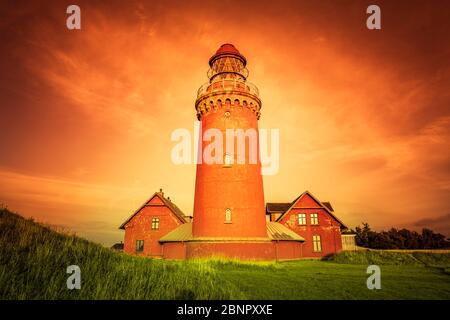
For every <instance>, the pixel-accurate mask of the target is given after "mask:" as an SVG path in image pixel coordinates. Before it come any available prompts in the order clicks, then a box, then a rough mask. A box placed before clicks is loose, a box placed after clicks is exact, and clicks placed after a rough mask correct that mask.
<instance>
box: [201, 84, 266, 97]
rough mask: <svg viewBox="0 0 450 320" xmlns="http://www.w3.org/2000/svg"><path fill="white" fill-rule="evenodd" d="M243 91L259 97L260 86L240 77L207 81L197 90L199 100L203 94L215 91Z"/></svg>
mask: <svg viewBox="0 0 450 320" xmlns="http://www.w3.org/2000/svg"><path fill="white" fill-rule="evenodd" d="M232 91H237V92H243V93H246V94H250V95H254V96H256V97H257V98H259V90H258V88H257V87H256V86H255V85H254V84H252V83H250V82H248V81H242V80H238V79H220V80H215V81H212V82H207V83H205V84H204V85H202V86H201V87H200V88H199V89H198V92H197V100H198V99H200V98H202V97H203V96H206V95H209V94H211V93H214V92H232Z"/></svg>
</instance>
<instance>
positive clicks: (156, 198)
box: [120, 190, 190, 257]
mask: <svg viewBox="0 0 450 320" xmlns="http://www.w3.org/2000/svg"><path fill="white" fill-rule="evenodd" d="M189 220H190V217H186V216H185V215H184V214H183V213H182V212H181V210H180V209H179V208H178V207H177V206H176V205H175V204H174V203H172V201H170V199H169V198H165V197H164V193H163V192H162V190H160V192H156V193H155V194H153V195H152V196H151V197H150V199H149V200H147V201H146V202H145V203H144V204H143V205H142V206H141V207H139V209H138V210H136V211H135V212H134V213H133V214H132V215H131V216H130V217H129V218H128V219H127V220H126V221H125V222H124V223H123V224H122V225H121V226H120V229H123V230H125V241H124V251H125V252H128V253H135V254H139V255H145V256H149V257H161V256H163V248H162V245H161V243H160V242H159V239H160V238H162V237H163V236H165V235H166V234H167V233H169V232H170V231H172V230H173V229H175V228H176V227H178V226H180V225H182V224H184V223H186V222H188V221H189Z"/></svg>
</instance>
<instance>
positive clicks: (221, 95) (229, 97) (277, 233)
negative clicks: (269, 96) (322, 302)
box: [129, 44, 304, 260]
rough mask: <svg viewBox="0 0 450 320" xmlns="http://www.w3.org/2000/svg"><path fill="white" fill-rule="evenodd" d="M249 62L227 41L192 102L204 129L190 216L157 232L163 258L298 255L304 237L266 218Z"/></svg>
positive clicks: (255, 94)
mask: <svg viewBox="0 0 450 320" xmlns="http://www.w3.org/2000/svg"><path fill="white" fill-rule="evenodd" d="M246 65H247V60H246V59H245V57H244V56H243V55H242V54H240V52H239V51H238V50H237V49H236V48H235V47H234V46H233V45H232V44H224V45H222V46H221V47H220V48H219V50H217V52H216V53H215V54H214V55H213V56H212V57H211V59H209V66H210V69H209V71H208V77H209V81H208V82H207V83H206V84H204V85H203V86H201V87H200V89H199V90H198V93H197V100H196V102H195V109H196V110H197V118H198V120H199V121H200V122H201V132H200V135H199V160H200V162H199V163H198V164H197V176H196V181H195V199H194V219H193V222H186V221H185V222H183V223H182V224H179V225H178V226H177V227H176V228H175V229H173V230H172V231H171V232H169V233H167V234H166V235H164V236H162V237H161V238H159V240H158V243H159V244H161V255H162V257H164V258H168V259H189V258H195V257H208V256H227V257H236V258H241V259H258V260H271V259H296V258H299V257H301V252H302V242H303V241H304V239H303V238H302V237H300V236H298V235H297V234H296V233H295V232H293V231H291V230H290V229H289V228H287V227H285V226H283V225H281V224H280V223H278V222H273V221H269V222H266V214H265V206H264V192H263V182H262V176H261V162H260V156H259V140H258V138H259V135H258V119H259V116H260V109H261V100H260V99H259V93H258V89H257V88H256V87H255V86H254V85H253V84H251V83H249V82H248V81H247V76H248V71H247V69H246ZM162 201H163V202H164V200H162ZM169 207H170V206H169ZM175 211H176V210H175ZM177 221H178V220H176V222H177ZM144 225H145V224H144ZM129 229H130V228H129ZM136 239H137V238H136Z"/></svg>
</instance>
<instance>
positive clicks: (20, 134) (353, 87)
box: [0, 1, 450, 245]
mask: <svg viewBox="0 0 450 320" xmlns="http://www.w3.org/2000/svg"><path fill="white" fill-rule="evenodd" d="M73 3H74V2H73V1H70V2H67V3H64V2H60V3H59V4H54V2H52V1H33V2H28V1H27V2H25V1H24V2H16V1H14V2H10V4H7V3H6V2H2V3H1V4H0V39H1V50H0V70H1V71H0V97H1V102H0V128H1V134H0V150H1V151H0V202H2V203H5V204H7V205H8V206H9V208H11V209H13V210H15V211H18V212H20V213H21V214H23V215H25V216H33V217H35V218H37V219H38V220H40V221H44V222H47V223H51V224H55V225H61V226H65V227H66V228H69V229H71V230H74V231H76V232H77V233H79V234H80V235H82V236H85V237H88V238H89V239H92V240H95V241H99V242H102V243H104V244H107V245H110V244H112V243H113V242H116V241H119V240H121V239H122V232H121V231H119V230H118V229H117V228H118V226H119V225H120V224H121V223H122V222H123V221H124V220H125V219H126V218H127V217H128V216H129V215H130V214H131V213H132V212H133V211H134V210H135V209H136V208H137V207H138V206H139V205H141V204H142V203H143V202H144V201H145V200H146V199H147V198H148V197H149V196H150V195H151V194H152V193H153V192H155V191H157V190H158V189H159V188H160V187H162V188H164V190H165V192H166V194H168V195H169V196H170V197H171V199H172V200H173V201H174V202H175V203H176V204H177V205H179V206H180V207H181V209H182V210H183V211H185V212H186V213H192V207H193V199H194V183H195V166H194V165H189V166H188V165H181V166H176V165H174V164H172V162H171V160H170V152H171V148H172V147H173V146H174V142H171V141H170V135H171V132H172V131H173V130H174V129H176V128H188V129H190V130H192V127H193V121H194V119H195V110H194V101H195V98H196V91H197V89H198V87H199V86H200V85H201V84H203V83H204V82H206V80H207V78H206V71H207V69H208V65H207V62H208V59H209V57H210V56H211V55H212V54H213V53H214V52H215V51H216V50H217V48H218V47H219V46H220V45H221V44H222V43H225V42H231V43H233V44H234V45H235V46H236V47H237V48H238V49H239V50H240V51H241V53H243V54H244V55H245V56H246V58H247V60H248V69H249V70H250V77H249V81H251V82H253V83H254V84H256V85H257V86H258V88H259V90H260V94H261V98H262V101H263V109H262V117H261V120H260V122H259V125H260V128H279V129H280V151H281V153H280V170H279V173H278V174H277V175H275V176H265V177H264V188H265V190H264V191H265V197H266V201H271V202H275V201H283V202H288V201H292V200H293V199H294V198H295V197H296V196H298V195H299V194H300V193H302V192H303V191H304V190H309V191H311V192H312V193H313V194H314V195H316V196H317V197H318V198H319V199H321V200H322V201H331V203H332V204H333V206H334V207H335V210H336V212H337V215H338V216H339V217H340V218H341V219H342V220H343V221H344V222H346V223H347V224H348V225H349V226H351V227H354V226H355V225H357V224H359V223H361V221H368V222H369V223H370V224H371V225H372V226H373V227H375V228H377V229H379V228H388V227H390V226H405V227H409V228H416V229H417V228H420V227H423V226H428V227H431V228H433V229H435V230H437V231H440V232H443V233H445V234H447V235H450V103H449V101H450V99H449V95H450V90H449V88H450V67H449V61H450V41H449V40H450V39H449V36H448V30H450V17H449V12H450V10H449V9H450V8H449V6H450V5H449V4H448V3H446V2H445V1H389V2H384V1H375V2H373V1H357V2H355V1H320V2H319V1H292V2H279V1H267V2H266V3H264V2H262V1H255V2H250V1H248V2H244V1H220V2H218V1H197V2H191V1H179V2H178V1H177V2H169V1H164V2H162V1H161V2H157V1H151V2H148V3H147V2H144V1H107V2H106V1H105V2H94V1H86V2H85V1H76V3H77V4H78V5H79V6H80V7H81V14H82V30H80V31H69V30H67V29H66V27H65V20H66V17H67V15H66V13H65V11H66V7H67V6H68V5H69V4H73ZM373 3H377V4H378V5H379V6H380V7H381V12H382V30H381V31H370V30H368V29H367V28H366V27H365V19H366V17H367V15H366V13H365V10H366V8H367V6H368V5H370V4H373Z"/></svg>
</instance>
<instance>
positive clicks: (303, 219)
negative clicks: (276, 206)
mask: <svg viewBox="0 0 450 320" xmlns="http://www.w3.org/2000/svg"><path fill="white" fill-rule="evenodd" d="M298 224H299V225H300V226H304V225H306V213H299V214H298Z"/></svg>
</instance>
